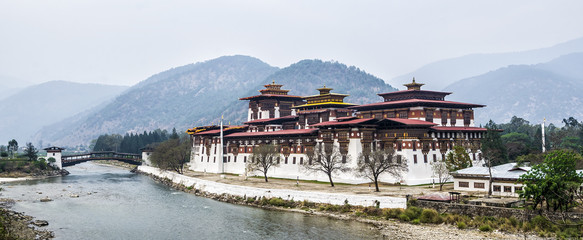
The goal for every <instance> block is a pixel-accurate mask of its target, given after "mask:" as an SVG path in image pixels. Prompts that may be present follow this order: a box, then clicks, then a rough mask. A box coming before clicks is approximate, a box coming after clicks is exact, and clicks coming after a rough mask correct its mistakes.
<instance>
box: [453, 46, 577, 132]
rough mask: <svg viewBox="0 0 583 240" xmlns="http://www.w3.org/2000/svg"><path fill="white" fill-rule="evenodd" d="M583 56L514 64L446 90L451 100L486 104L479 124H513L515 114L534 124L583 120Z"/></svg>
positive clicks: (477, 115) (478, 112)
mask: <svg viewBox="0 0 583 240" xmlns="http://www.w3.org/2000/svg"><path fill="white" fill-rule="evenodd" d="M581 63H583V53H575V54H569V55H566V56H562V57H559V58H557V59H555V60H553V61H550V62H548V63H543V64H536V65H514V66H509V67H505V68H501V69H498V70H496V71H491V72H489V73H486V74H482V75H479V76H476V77H471V78H467V79H463V80H460V81H457V82H455V83H453V84H451V85H450V86H448V87H447V88H446V89H445V90H446V91H451V92H453V94H452V95H451V97H450V99H454V100H460V101H466V102H471V103H479V104H486V105H488V106H487V107H485V108H483V109H479V110H476V120H477V121H478V123H485V122H487V121H488V120H489V119H492V120H494V121H495V122H498V123H500V122H509V120H510V118H511V117H512V116H514V115H516V116H518V117H522V118H525V119H527V120H529V121H531V122H533V123H537V122H541V121H542V120H543V118H546V119H547V121H549V122H553V123H555V124H559V126H562V124H561V123H560V122H561V120H562V119H563V118H568V117H570V116H573V117H575V118H577V119H579V120H581V119H583V95H582V94H581V93H582V92H583V71H582V70H581Z"/></svg>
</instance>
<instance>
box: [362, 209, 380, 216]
mask: <svg viewBox="0 0 583 240" xmlns="http://www.w3.org/2000/svg"><path fill="white" fill-rule="evenodd" d="M363 212H364V213H365V214H366V215H367V216H381V215H382V214H383V210H382V209H380V208H376V207H365V208H364V209H363Z"/></svg>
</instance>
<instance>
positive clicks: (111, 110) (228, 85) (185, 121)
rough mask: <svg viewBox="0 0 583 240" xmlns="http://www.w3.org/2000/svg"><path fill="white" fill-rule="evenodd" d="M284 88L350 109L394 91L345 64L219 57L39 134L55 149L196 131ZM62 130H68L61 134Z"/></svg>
mask: <svg viewBox="0 0 583 240" xmlns="http://www.w3.org/2000/svg"><path fill="white" fill-rule="evenodd" d="M271 81H275V82H276V83H279V84H284V87H283V88H284V89H289V90H291V91H290V94H292V95H300V96H304V95H313V94H316V93H317V91H316V88H319V87H321V86H323V85H324V84H326V86H328V87H332V88H334V91H333V92H337V93H348V94H351V96H350V97H348V98H347V99H346V100H347V101H348V102H353V103H368V102H377V101H380V100H381V98H380V97H379V96H377V95H376V94H377V93H380V92H389V91H394V90H395V89H394V88H392V87H391V86H390V85H387V84H385V83H384V81H383V80H381V79H379V78H376V77H374V76H372V75H370V74H367V73H365V72H363V71H361V70H360V69H358V68H356V67H347V66H346V65H344V64H340V63H333V62H322V61H320V60H303V61H300V62H298V63H296V64H293V65H291V66H289V67H286V68H284V69H281V70H279V69H277V68H274V67H271V66H269V65H267V64H266V63H263V62H261V61H260V60H258V59H255V58H252V57H245V56H230V57H220V58H217V59H214V60H209V61H207V62H203V63H197V64H190V65H186V66H182V67H178V68H174V69H171V70H168V71H165V72H163V73H160V74H156V75H154V76H152V77H151V78H149V79H147V80H144V81H142V82H141V83H139V84H138V85H136V86H134V87H132V88H131V89H129V90H128V91H126V93H125V94H123V95H121V96H119V97H118V98H116V99H115V100H114V101H112V102H111V103H110V104H108V105H107V106H105V107H103V108H102V109H100V110H99V111H96V112H94V113H91V114H88V115H86V116H78V117H77V118H74V119H70V120H72V121H73V123H66V124H65V123H62V124H57V125H54V126H52V127H51V128H52V129H53V130H54V129H63V132H60V131H57V132H58V134H54V133H55V131H53V132H52V133H51V131H50V130H51V129H49V128H47V129H45V130H43V131H41V133H39V138H45V139H48V140H45V142H46V141H51V142H53V143H55V144H57V145H60V146H72V145H77V144H81V143H82V144H87V143H89V141H90V140H92V139H94V138H96V137H97V136H98V135H99V134H104V133H121V134H123V133H125V132H142V131H144V130H154V129H156V128H162V129H169V128H172V127H176V128H177V129H179V130H185V129H186V128H190V127H193V126H196V125H204V124H210V123H212V122H214V123H217V122H218V120H219V119H220V116H221V115H224V116H225V123H229V122H231V123H232V124H239V123H242V122H244V121H246V116H247V114H246V113H247V101H239V100H238V99H239V98H241V97H247V96H253V95H257V94H259V93H258V90H259V89H262V88H263V85H265V84H268V83H270V82H271ZM64 126H70V127H71V126H72V127H71V128H70V129H66V128H65V127H64Z"/></svg>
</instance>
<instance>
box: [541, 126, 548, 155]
mask: <svg viewBox="0 0 583 240" xmlns="http://www.w3.org/2000/svg"><path fill="white" fill-rule="evenodd" d="M546 121H547V119H546V118H543V123H542V126H541V131H542V142H543V153H544V152H546V150H547V149H546V147H545V122H546Z"/></svg>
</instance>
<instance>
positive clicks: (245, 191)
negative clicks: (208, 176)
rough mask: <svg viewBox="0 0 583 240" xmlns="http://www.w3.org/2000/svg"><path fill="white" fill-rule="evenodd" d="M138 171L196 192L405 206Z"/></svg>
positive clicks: (403, 201)
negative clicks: (197, 190) (190, 188)
mask: <svg viewBox="0 0 583 240" xmlns="http://www.w3.org/2000/svg"><path fill="white" fill-rule="evenodd" d="M138 170H139V171H141V172H144V173H148V174H152V175H154V176H157V177H161V178H166V179H169V180H171V181H172V182H173V183H176V184H182V185H184V186H186V187H190V186H192V187H193V188H195V189H199V190H200V191H203V192H207V193H212V194H219V195H220V194H230V195H235V196H240V197H244V196H246V197H266V198H273V197H280V198H282V199H284V200H291V199H293V200H294V201H304V200H306V201H310V202H315V203H329V204H335V205H342V204H344V203H345V201H348V203H349V204H351V205H359V206H373V205H374V204H375V201H378V202H379V203H380V205H379V206H380V207H381V208H406V207H407V200H406V199H405V198H399V197H385V196H383V197H380V196H374V195H352V194H339V193H325V192H308V191H297V190H289V189H267V188H255V187H247V186H239V185H231V184H224V183H218V182H213V181H208V180H203V179H199V178H195V177H189V176H184V175H180V174H178V173H175V172H169V171H164V170H161V169H159V168H155V167H149V166H138Z"/></svg>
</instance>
